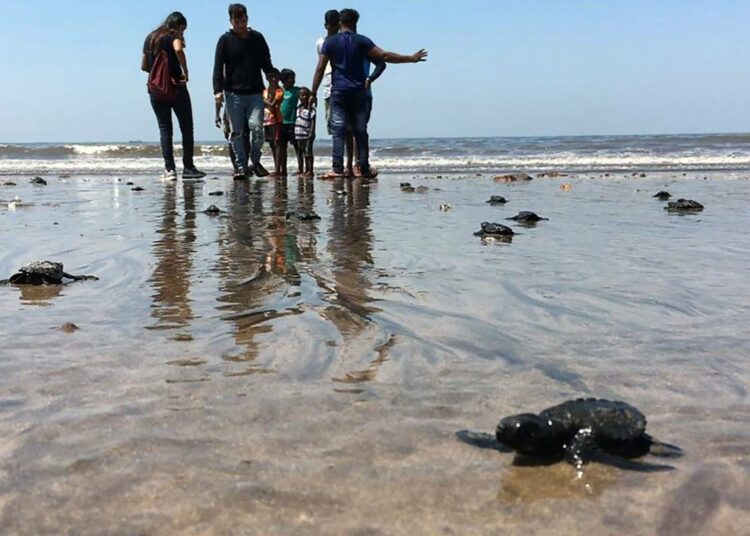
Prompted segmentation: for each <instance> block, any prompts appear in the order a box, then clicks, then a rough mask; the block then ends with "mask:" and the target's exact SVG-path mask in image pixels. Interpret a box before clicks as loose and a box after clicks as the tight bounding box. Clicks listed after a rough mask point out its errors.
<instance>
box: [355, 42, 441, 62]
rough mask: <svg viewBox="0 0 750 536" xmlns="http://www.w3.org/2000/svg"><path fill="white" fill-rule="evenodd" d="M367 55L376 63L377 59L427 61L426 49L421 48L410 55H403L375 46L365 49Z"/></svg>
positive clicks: (381, 60) (387, 60)
mask: <svg viewBox="0 0 750 536" xmlns="http://www.w3.org/2000/svg"><path fill="white" fill-rule="evenodd" d="M367 56H368V57H369V58H370V59H371V60H372V61H373V63H377V62H378V61H380V62H383V61H384V62H386V63H419V62H422V61H427V59H426V58H427V51H426V50H425V49H421V50H419V51H417V52H415V53H414V54H412V55H410V56H404V55H402V54H396V53H395V52H387V51H385V50H383V49H382V48H380V47H377V46H376V47H372V48H371V49H370V50H368V51H367Z"/></svg>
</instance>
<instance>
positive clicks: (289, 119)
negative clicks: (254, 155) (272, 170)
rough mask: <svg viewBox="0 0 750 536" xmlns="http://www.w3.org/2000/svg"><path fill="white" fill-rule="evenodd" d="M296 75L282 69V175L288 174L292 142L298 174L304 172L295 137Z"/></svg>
mask: <svg viewBox="0 0 750 536" xmlns="http://www.w3.org/2000/svg"><path fill="white" fill-rule="evenodd" d="M295 82H296V75H295V74H294V71H292V70H291V69H282V70H281V83H282V84H283V86H284V97H283V99H282V101H281V118H282V126H281V139H280V141H279V168H280V171H281V175H286V174H287V168H286V159H287V148H288V144H290V143H291V144H292V146H293V147H294V152H295V153H296V154H297V168H298V171H297V174H298V175H301V174H302V154H301V153H300V151H299V149H298V148H297V143H296V140H295V138H294V123H295V122H296V121H297V104H298V102H299V88H298V87H297V86H295V85H294V84H295Z"/></svg>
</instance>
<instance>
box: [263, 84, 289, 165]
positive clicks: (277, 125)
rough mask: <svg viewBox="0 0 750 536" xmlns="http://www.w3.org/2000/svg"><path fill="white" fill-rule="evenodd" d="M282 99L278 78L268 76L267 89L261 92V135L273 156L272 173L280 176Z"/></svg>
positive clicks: (282, 94)
mask: <svg viewBox="0 0 750 536" xmlns="http://www.w3.org/2000/svg"><path fill="white" fill-rule="evenodd" d="M283 98H284V90H283V89H281V88H280V87H279V78H278V75H277V74H276V73H269V74H268V88H266V89H265V90H263V102H264V104H265V110H264V114H263V131H264V132H263V133H264V135H265V138H266V141H267V142H268V145H269V146H270V147H271V154H272V155H273V169H274V171H273V173H272V175H276V176H278V175H280V174H281V169H280V165H281V160H280V159H279V154H278V151H279V140H280V139H281V127H282V117H281V102H282V100H283Z"/></svg>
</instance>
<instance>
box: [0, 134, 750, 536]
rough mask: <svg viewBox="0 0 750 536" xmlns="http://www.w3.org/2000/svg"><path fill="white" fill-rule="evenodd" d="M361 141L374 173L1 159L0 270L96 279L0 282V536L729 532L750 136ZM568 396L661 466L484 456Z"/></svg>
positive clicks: (83, 153) (746, 397) (736, 521)
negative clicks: (186, 172) (631, 409)
mask: <svg viewBox="0 0 750 536" xmlns="http://www.w3.org/2000/svg"><path fill="white" fill-rule="evenodd" d="M372 146H373V150H372V154H373V156H372V159H373V163H374V164H375V166H377V168H378V169H379V170H380V174H379V176H378V177H377V180H375V181H365V180H361V179H352V180H338V181H326V180H321V179H318V178H307V177H297V176H291V175H290V176H289V177H287V178H276V179H274V178H271V177H267V178H262V179H260V178H255V177H253V178H249V179H247V180H233V178H232V176H231V167H230V165H229V161H228V157H227V155H226V146H225V145H224V144H222V143H200V144H199V150H198V154H199V156H198V157H197V160H196V164H197V165H198V167H200V168H203V169H205V170H206V171H207V172H208V175H207V176H206V177H205V178H204V179H201V180H183V179H178V180H174V181H167V180H160V179H159V178H158V177H157V176H158V174H159V173H160V171H161V168H162V165H163V163H162V161H161V157H160V151H159V148H158V146H157V145H156V144H154V143H142V142H128V143H111V144H103V143H70V144H4V145H2V146H0V174H2V176H0V279H5V278H8V277H9V276H10V275H11V274H13V273H14V272H16V271H17V270H18V269H19V268H20V267H22V266H24V265H25V264H27V263H29V262H31V261H34V260H43V259H48V260H52V261H58V262H61V263H63V264H64V267H65V270H66V271H67V272H69V273H71V274H82V275H93V276H96V277H97V278H98V280H86V281H76V282H68V283H66V284H64V285H50V286H38V287H37V286H28V285H19V286H16V285H7V284H6V285H0V341H2V343H1V344H0V534H3V535H5V534H7V535H22V536H23V535H33V536H37V535H47V534H55V535H57V534H74V535H82V536H86V535H97V536H98V535H102V534H108V535H130V534H132V535H135V534H149V535H151V534H153V535H156V536H161V535H165V536H167V535H169V536H171V535H174V534H186V535H206V536H208V535H214V534H215V535H225V534H236V535H245V534H247V535H253V534H263V535H264V536H265V535H269V536H277V535H278V536H286V535H288V534H294V535H300V536H307V535H310V536H314V535H315V536H316V535H319V534H347V535H348V534H352V535H362V536H364V535H373V536H375V535H381V534H382V535H386V534H387V535H391V534H393V535H402V534H403V535H414V534H472V535H473V534H478V535H488V536H490V535H497V534H508V535H523V536H526V535H529V534H539V535H547V534H549V535H554V536H557V535H559V534H584V533H585V534H597V535H599V534H602V535H619V534H659V535H665V536H671V535H680V536H686V535H704V534H711V535H714V534H716V535H725V534H726V535H734V534H737V535H739V534H748V527H750V337H749V336H748V326H749V325H750V277H748V276H750V269H749V268H750V237H749V235H748V228H750V210H748V205H749V204H750V135H740V134H716V135H680V136H671V135H670V136H597V137H547V138H482V139H479V138H476V139H470V138H466V139H416V140H406V139H401V140H398V139H396V140H374V141H373V143H372ZM316 151H317V154H318V155H319V158H317V159H316V169H318V170H320V171H325V170H326V169H327V168H328V167H329V166H330V160H329V156H328V153H329V152H330V142H327V141H321V142H320V143H319V144H318V147H317V149H316ZM267 158H268V157H266V159H267ZM178 167H179V166H178ZM548 171H554V173H547V172H548ZM510 172H525V173H526V174H528V176H529V179H531V180H518V181H510V182H506V181H504V180H502V177H498V175H504V174H506V173H510ZM35 176H40V177H42V178H43V179H44V180H45V181H46V184H42V183H41V181H38V180H37V181H34V182H31V180H30V179H31V178H32V177H35ZM403 183H409V186H410V187H407V185H406V184H403ZM660 191H667V192H669V194H671V196H672V197H671V200H674V199H679V198H685V199H692V200H695V201H697V202H699V203H700V204H701V205H703V207H704V209H703V210H701V211H690V212H674V211H670V210H668V209H669V206H668V205H667V201H663V200H661V199H660V198H659V197H655V194H656V193H657V192H660ZM491 196H502V197H504V198H505V199H506V201H507V203H505V204H491V203H488V200H489V199H490V198H491ZM211 205H214V206H215V207H216V208H217V209H218V211H217V210H211V211H208V212H206V209H208V208H209V207H210V206H211ZM521 211H533V212H535V213H536V214H538V215H539V216H541V217H543V218H546V219H544V220H541V221H539V222H538V223H537V224H535V225H522V224H521V223H519V222H517V221H515V220H513V219H509V218H512V217H513V216H514V215H515V214H517V213H518V212H521ZM483 222H495V223H501V224H503V225H507V226H509V227H510V228H511V230H512V231H513V233H514V234H513V235H512V237H506V239H504V240H492V239H491V237H490V238H487V237H484V238H483V237H480V236H476V235H475V233H476V232H477V231H479V229H480V227H481V225H482V223H483ZM581 397H595V398H604V399H608V400H620V401H624V402H627V403H629V404H632V405H633V406H635V407H637V408H638V410H639V411H641V412H642V413H643V414H644V415H645V416H646V419H647V421H648V424H647V433H648V434H650V435H651V436H653V437H654V438H656V439H657V440H659V441H663V442H667V443H670V444H673V445H676V446H678V447H679V448H681V449H682V450H683V451H684V456H682V457H681V458H661V457H657V456H653V455H648V456H644V457H642V458H638V459H634V460H623V459H621V458H616V457H614V458H613V457H609V458H607V457H597V458H596V459H594V460H592V461H591V463H588V464H586V465H585V466H583V467H575V466H573V465H570V464H568V463H564V462H559V463H553V462H554V460H529V459H524V458H523V457H517V456H514V454H513V453H512V452H509V450H508V449H507V448H502V447H501V445H499V444H497V442H496V441H495V440H494V430H495V427H496V425H497V423H498V421H499V420H500V419H501V418H502V417H505V416H508V415H512V414H518V413H529V412H531V413H538V412H540V411H542V410H543V409H545V408H548V407H550V406H553V405H556V404H559V403H561V402H563V401H566V400H571V399H576V398H581ZM467 430H468V431H469V432H466V431H467ZM467 437H473V438H477V437H478V438H480V439H482V440H483V441H479V442H476V441H475V442H473V443H472V442H467V441H463V440H462V438H467ZM481 447H485V448H481Z"/></svg>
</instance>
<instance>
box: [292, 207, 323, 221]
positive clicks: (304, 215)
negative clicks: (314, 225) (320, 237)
mask: <svg viewBox="0 0 750 536" xmlns="http://www.w3.org/2000/svg"><path fill="white" fill-rule="evenodd" d="M286 218H287V219H290V218H296V219H298V220H299V221H314V220H319V219H320V216H318V215H317V214H316V213H315V212H314V211H312V210H305V209H300V210H296V211H295V210H290V211H289V212H287V213H286Z"/></svg>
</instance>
